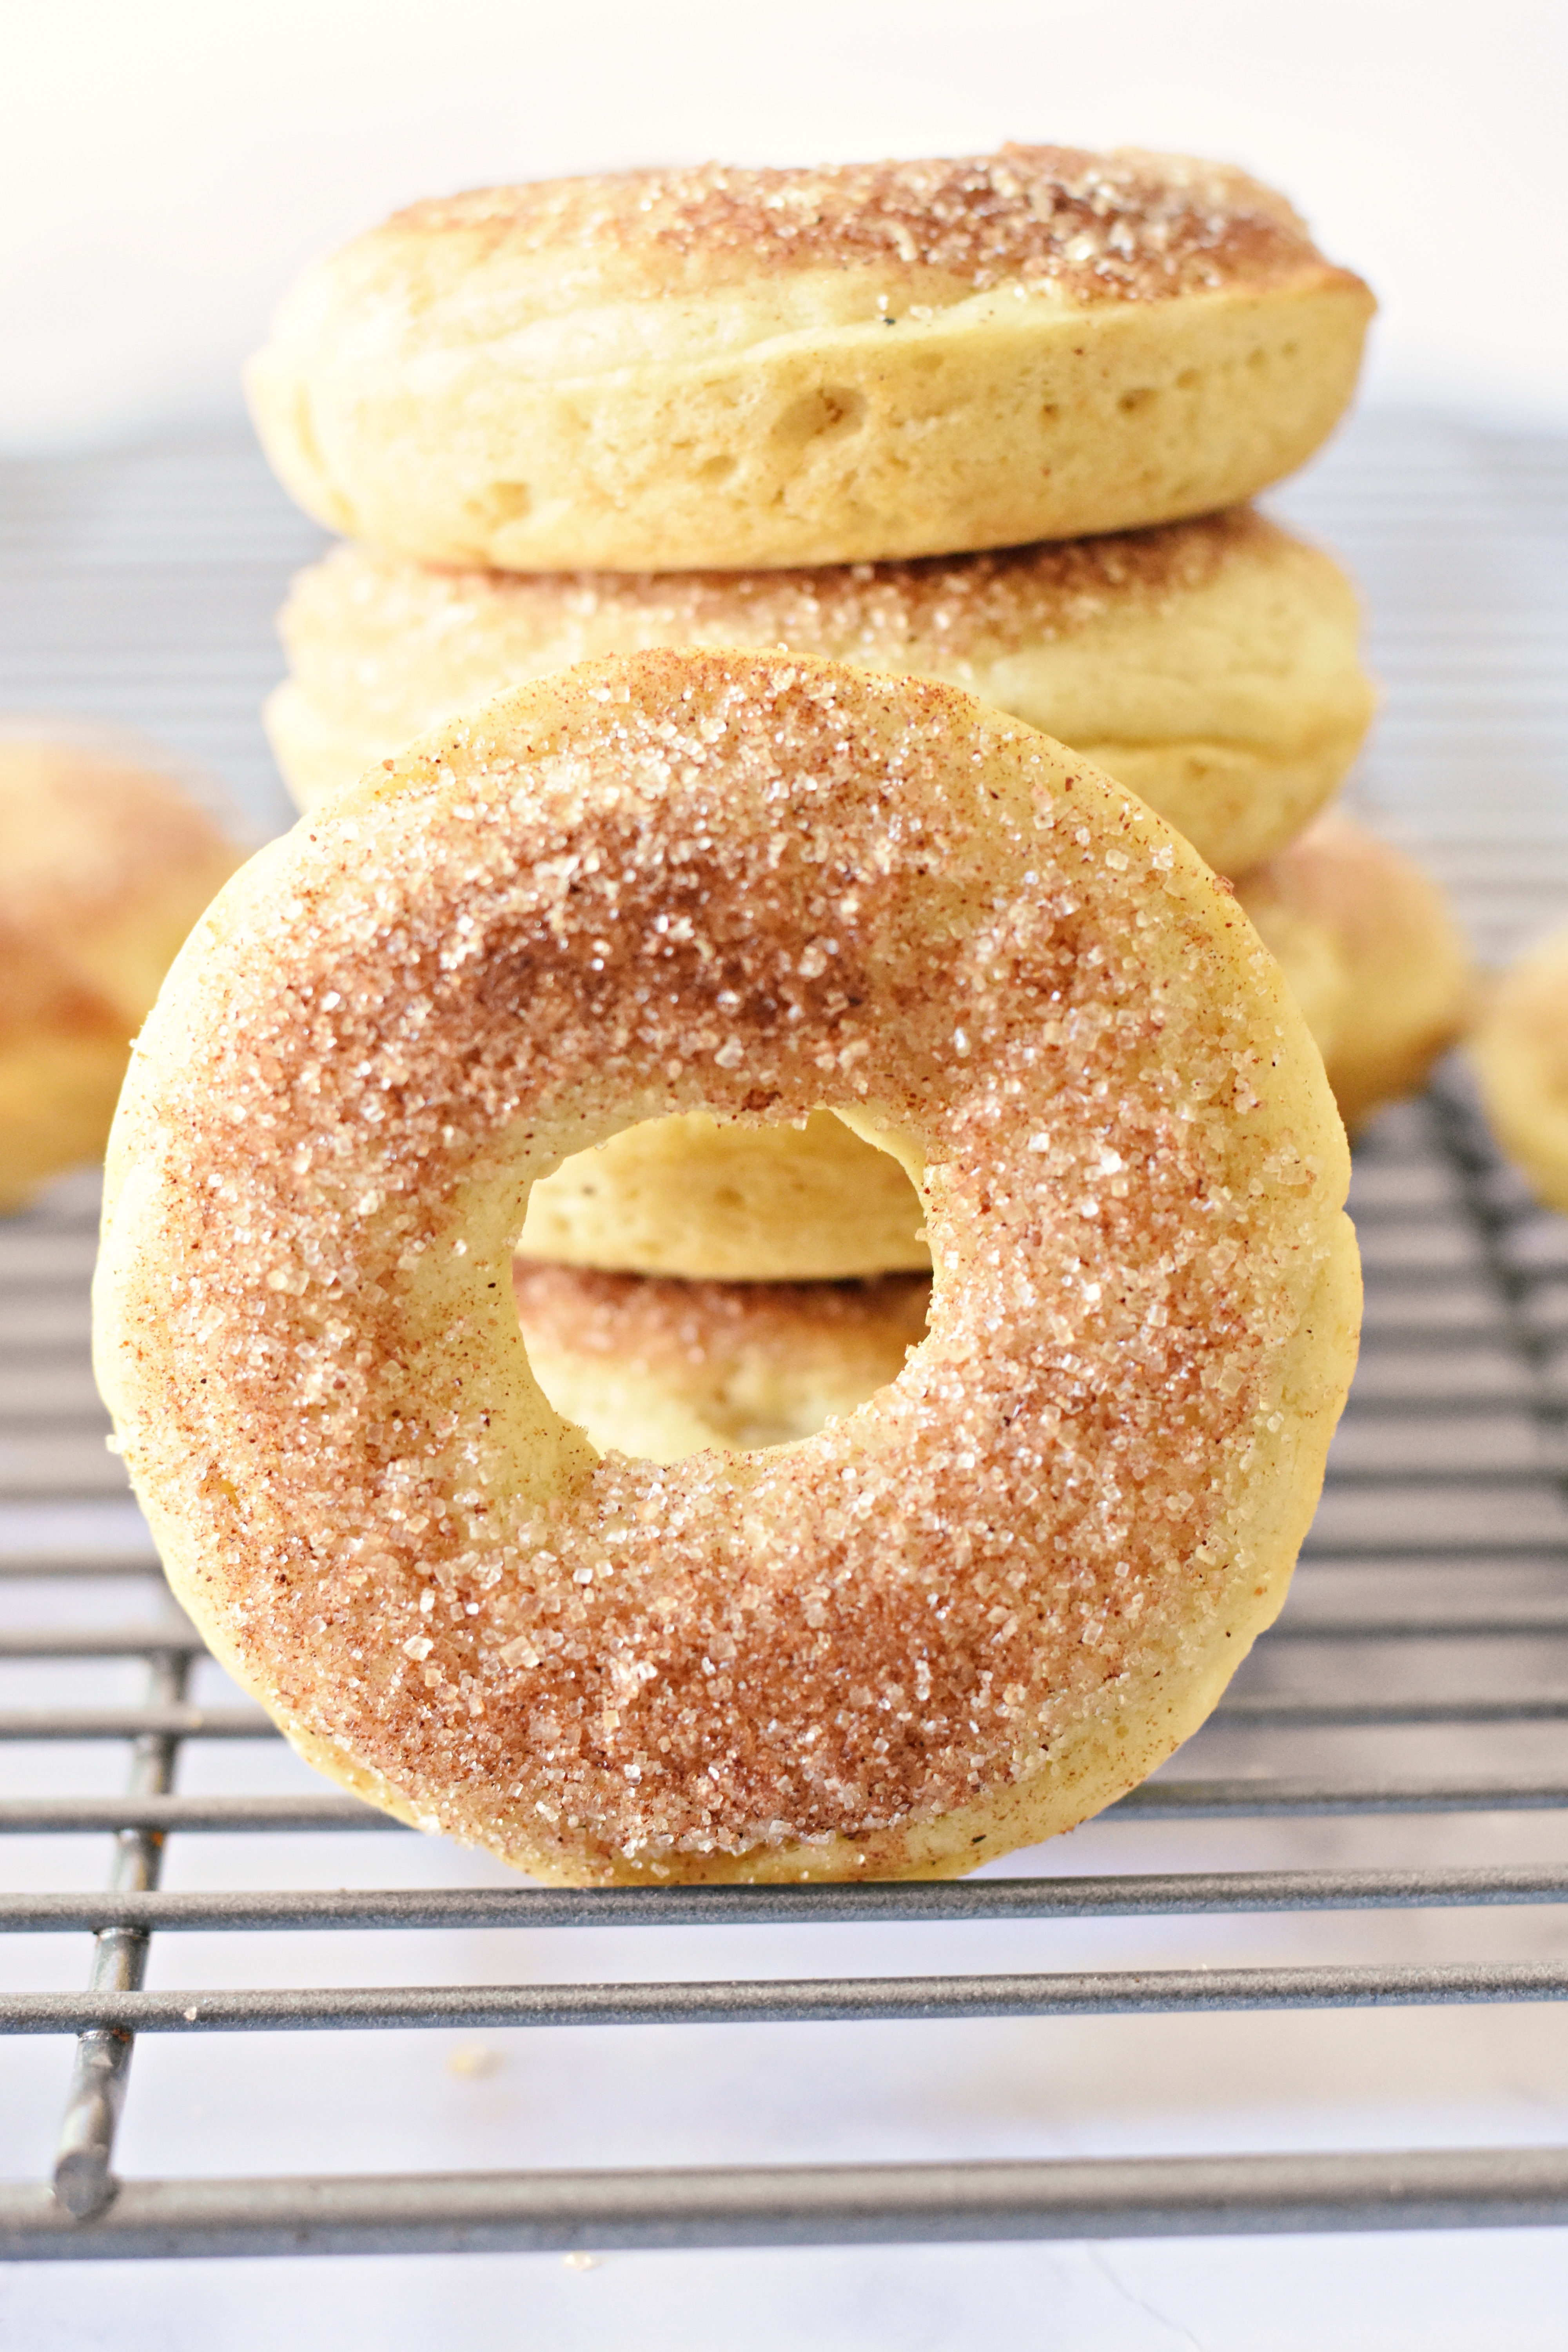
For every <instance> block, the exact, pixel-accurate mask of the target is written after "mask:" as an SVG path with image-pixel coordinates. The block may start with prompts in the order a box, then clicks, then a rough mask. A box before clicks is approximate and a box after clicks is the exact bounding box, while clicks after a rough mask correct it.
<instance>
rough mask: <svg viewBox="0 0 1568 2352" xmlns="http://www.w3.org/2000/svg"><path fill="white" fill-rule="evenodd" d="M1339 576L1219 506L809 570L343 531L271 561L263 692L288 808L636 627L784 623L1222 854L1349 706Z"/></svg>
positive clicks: (1238, 850) (1358, 680) (621, 646)
mask: <svg viewBox="0 0 1568 2352" xmlns="http://www.w3.org/2000/svg"><path fill="white" fill-rule="evenodd" d="M1358 624H1359V614H1358V610H1357V605H1356V599H1355V592H1354V591H1353V589H1352V587H1351V584H1350V583H1349V582H1348V581H1347V580H1346V578H1345V576H1344V574H1343V573H1342V572H1341V571H1340V569H1339V567H1338V566H1337V565H1336V564H1335V563H1334V562H1331V559H1330V558H1329V557H1328V556H1326V555H1324V554H1322V553H1321V552H1320V551H1319V550H1318V549H1316V548H1313V547H1309V546H1307V545H1306V544H1305V543H1304V542H1303V541H1300V540H1299V539H1295V538H1292V537H1291V535H1290V534H1289V532H1288V531H1284V530H1280V529H1279V526H1278V525H1277V524H1275V523H1271V522H1266V521H1265V520H1263V518H1262V517H1261V516H1260V515H1257V514H1254V513H1251V512H1250V511H1248V510H1247V509H1238V510H1237V511H1235V512H1233V513H1230V514H1224V515H1217V516H1209V517H1205V519H1204V520H1201V521H1197V522H1185V523H1167V524H1165V525H1163V527H1162V528H1160V529H1158V530H1145V531H1137V532H1123V533H1121V534H1119V535H1116V536H1113V537H1110V538H1106V539H1098V540H1080V541H1068V543H1067V544H1065V545H1063V546H1046V547H1028V548H1021V549H1016V550H1013V551H1009V552H1007V553H1005V554H1000V555H972V556H963V557H958V558H947V559H930V560H927V561H925V562H917V563H897V564H893V563H889V564H877V565H864V566H861V565H857V566H853V567H845V568H841V569H837V570H832V569H830V570H826V571H817V572H798V571H797V572H738V573H735V572H676V573H670V572H632V573H616V572H587V573H584V572H568V573H559V572H552V573H546V574H543V575H540V576H535V577H526V576H522V575H520V574H518V573H516V572H434V571H431V570H429V569H427V568H426V566H424V565H421V564H416V563H411V562H408V561H406V559H405V558H402V557H398V556H388V555H383V554H378V553H376V552H375V551H373V550H370V549H366V548H358V547H340V548H337V549H335V550H334V551H332V553H331V554H330V555H329V556H328V557H327V558H326V560H325V562H321V563H318V564H314V565H312V566H311V568H310V570H309V571H307V572H301V573H300V576H299V578H298V579H296V581H295V582H294V584H293V589H292V592H291V593H290V595H289V602H288V604H287V605H286V606H285V608H284V611H283V613H282V615H281V620H280V625H281V629H282V635H283V639H284V643H285V645H286V646H287V649H288V652H289V661H290V667H291V672H292V675H291V677H289V680H288V681H287V682H286V683H285V684H284V685H283V686H281V687H279V688H278V690H277V692H276V693H275V694H274V695H273V697H272V698H271V701H270V702H269V704H268V712H267V719H268V732H269V734H270V735H271V738H272V743H273V748H274V750H275V751H276V752H277V754H278V761H279V766H280V767H281V769H282V771H283V774H284V777H285V780H286V781H287V782H288V784H289V790H290V792H291V793H293V795H294V797H295V799H296V800H297V801H298V803H300V807H301V808H310V807H312V806H314V805H315V803H317V802H318V801H320V800H321V799H323V798H325V797H326V796H328V795H329V794H331V793H336V792H340V791H341V790H342V788H343V787H344V786H345V785H347V784H351V783H353V782H356V781H357V779H358V778H359V777H360V776H361V775H363V772H364V771H365V769H366V768H368V767H369V766H370V765H371V764H372V762H373V761H376V760H379V759H381V758H383V757H384V755H385V754H386V753H387V752H389V751H398V750H400V749H401V748H402V746H403V745H404V744H405V743H407V742H410V741H412V740H413V739H414V737H415V736H416V735H423V734H426V732H428V731H429V730H430V729H432V728H434V727H437V726H439V725H440V724H442V723H443V722H444V721H445V720H447V719H452V718H455V717H456V716H458V714H459V713H460V712H462V711H464V710H468V709H472V708H473V707H474V706H475V705H476V704H478V703H480V702H484V701H488V700H489V698H490V696H491V695H493V694H496V693H499V692H500V690H501V689H502V688H505V687H508V686H514V685H516V684H517V683H518V682H519V681H520V680H521V679H522V678H525V677H539V676H541V675H542V673H543V672H544V671H546V670H552V669H566V668H569V667H572V666H573V665H574V664H575V663H577V662H581V661H586V660H589V659H591V658H593V657H594V656H597V655H601V654H614V653H632V652H636V651H637V650H639V649H640V648H642V647H643V646H679V645H691V646H781V645H783V646H789V648H790V650H791V651H792V652H795V653H807V654H820V655H823V656H826V658H827V659H829V660H833V661H853V662H859V663H863V664H864V665H865V666H866V667H868V668H871V669H898V670H914V671H916V672H918V673H920V674H921V676H924V677H942V678H946V679H948V680H949V681H950V682H951V683H952V685H954V686H962V687H964V688H967V689H968V691H969V692H970V693H971V694H977V695H978V696H979V697H980V699H981V700H982V701H983V702H989V703H993V704H994V706H995V707H996V709H999V710H1006V711H1010V712H1011V713H1012V714H1013V716H1014V717H1015V718H1017V719H1027V720H1028V722H1029V724H1030V726H1032V727H1039V728H1043V729H1044V730H1045V732H1046V733H1047V735H1054V736H1056V737H1058V739H1059V740H1061V741H1063V742H1067V743H1071V744H1072V745H1074V747H1075V748H1076V749H1077V750H1079V751H1081V752H1082V753H1083V755H1084V757H1085V758H1086V759H1088V760H1090V761H1093V762H1094V764H1095V765H1096V766H1097V767H1101V768H1107V769H1109V770H1110V773H1111V774H1112V775H1113V776H1116V777H1118V778H1119V779H1120V780H1121V782H1123V783H1125V784H1130V785H1131V788H1132V790H1133V791H1134V792H1135V793H1139V794H1140V796H1141V797H1142V799H1144V800H1146V801H1147V802H1148V803H1149V804H1150V806H1151V807H1152V808H1156V809H1158V810H1159V812H1160V814H1161V815H1162V816H1163V817H1168V818H1169V820H1170V822H1171V823H1172V824H1173V825H1174V826H1175V827H1176V829H1177V831H1178V832H1179V833H1184V834H1185V835H1186V836H1187V839H1188V840H1189V841H1190V842H1191V843H1192V844H1193V845H1194V848H1195V849H1196V850H1197V851H1198V852H1199V854H1200V855H1201V856H1204V857H1205V858H1206V859H1207V860H1208V862H1209V864H1210V865H1211V866H1214V867H1215V868H1216V870H1217V871H1219V872H1220V873H1223V874H1237V873H1240V872H1241V871H1242V870H1243V869H1244V868H1246V867H1247V866H1255V865H1257V864H1258V863H1259V861H1260V860H1261V859H1263V858H1265V857H1268V856H1272V855H1273V853H1274V852H1275V851H1276V850H1277V849H1282V848H1283V847H1284V845H1285V844H1286V843H1287V842H1288V841H1289V840H1291V839H1292V838H1293V837H1294V836H1295V835H1297V834H1298V833H1300V830H1301V828H1302V826H1303V825H1304V824H1306V823H1307V822H1308V820H1309V819H1310V817H1311V816H1312V815H1313V814H1315V813H1316V811H1317V810H1318V809H1319V808H1320V807H1321V805H1322V803H1324V802H1325V801H1326V800H1327V799H1328V798H1329V796H1330V795H1331V793H1333V792H1335V791H1336V790H1337V789H1338V787H1339V785H1340V784H1341V783H1342V781H1343V779H1344V776H1345V773H1346V771H1347V770H1348V769H1349V767H1350V764H1351V761H1352V759H1353V758H1354V756H1355V753H1356V751H1357V750H1358V749H1359V747H1360V744H1361V740H1362V737H1363V735H1364V733H1365V731H1366V727H1367V722H1368V720H1369V719H1370V718H1371V715H1372V700H1373V698H1372V690H1371V687H1370V685H1369V683H1368V680H1367V677H1366V675H1365V672H1364V671H1363V668H1362V667H1361V663H1360V660H1359V658H1358V655H1357V634H1358Z"/></svg>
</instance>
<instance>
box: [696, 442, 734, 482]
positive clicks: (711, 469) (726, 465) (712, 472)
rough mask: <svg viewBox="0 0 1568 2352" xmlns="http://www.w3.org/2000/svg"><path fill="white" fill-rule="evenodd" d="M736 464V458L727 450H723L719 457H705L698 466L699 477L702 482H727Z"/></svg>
mask: <svg viewBox="0 0 1568 2352" xmlns="http://www.w3.org/2000/svg"><path fill="white" fill-rule="evenodd" d="M735 466H736V460H735V459H734V458H733V457H731V456H730V454H729V452H728V451H727V450H721V452H720V454H719V456H718V457H705V458H704V459H703V461H702V463H701V465H700V466H699V467H698V468H697V478H698V480H699V481H700V482H727V481H728V480H729V478H730V477H731V474H732V473H733V472H734V470H735Z"/></svg>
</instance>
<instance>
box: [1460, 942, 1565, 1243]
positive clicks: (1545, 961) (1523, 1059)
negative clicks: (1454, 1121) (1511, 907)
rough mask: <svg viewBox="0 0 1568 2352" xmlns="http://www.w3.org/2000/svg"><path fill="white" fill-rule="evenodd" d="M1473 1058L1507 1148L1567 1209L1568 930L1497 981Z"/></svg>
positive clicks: (1547, 1197) (1542, 1190)
mask: <svg viewBox="0 0 1568 2352" xmlns="http://www.w3.org/2000/svg"><path fill="white" fill-rule="evenodd" d="M1470 1058H1471V1060H1472V1062H1473V1064H1474V1066H1475V1071H1476V1076H1477V1077H1478V1078H1479V1081H1480V1088H1481V1099H1482V1101H1483V1102H1484V1103H1485V1105H1486V1108H1487V1113H1488V1116H1489V1118H1490V1120H1491V1123H1492V1126H1493V1127H1494V1128H1495V1129H1496V1130H1497V1137H1498V1140H1499V1142H1500V1144H1501V1145H1502V1148H1503V1150H1505V1151H1506V1152H1507V1153H1508V1155H1509V1157H1510V1159H1511V1160H1517V1161H1518V1163H1519V1166H1520V1167H1521V1169H1522V1170H1523V1171H1524V1174H1525V1175H1526V1176H1527V1177H1528V1179H1529V1180H1530V1182H1531V1186H1532V1188H1533V1189H1534V1191H1535V1192H1536V1194H1537V1196H1538V1197H1539V1198H1540V1199H1541V1200H1542V1201H1543V1202H1545V1204H1546V1206H1547V1207H1548V1208H1549V1209H1560V1210H1563V1211H1564V1212H1568V931H1556V932H1554V933H1553V934H1552V937H1551V938H1550V939H1547V940H1542V942H1541V943H1540V945H1539V946H1537V947H1534V948H1532V949H1531V950H1530V952H1529V953H1528V954H1527V955H1523V956H1521V958H1520V960H1519V961H1518V962H1517V963H1515V964H1514V965H1513V967H1512V968H1511V970H1510V971H1507V972H1505V973H1504V974H1503V976H1502V978H1501V979H1500V981H1499V982H1497V984H1496V985H1495V987H1494V988H1493V989H1492V991H1491V992H1490V994H1489V998H1488V1000H1487V1003H1486V1008H1485V1011H1484V1012H1483V1013H1482V1015H1481V1018H1480V1020H1479V1022H1478V1024H1477V1026H1476V1034H1475V1036H1474V1038H1473V1040H1472V1041H1471V1045H1470Z"/></svg>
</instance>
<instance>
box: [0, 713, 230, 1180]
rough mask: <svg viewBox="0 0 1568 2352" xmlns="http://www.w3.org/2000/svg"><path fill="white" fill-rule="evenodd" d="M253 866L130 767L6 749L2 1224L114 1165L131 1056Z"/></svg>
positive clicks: (163, 785) (26, 740)
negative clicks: (179, 958)
mask: <svg viewBox="0 0 1568 2352" xmlns="http://www.w3.org/2000/svg"><path fill="white" fill-rule="evenodd" d="M238 863H239V853H238V851H237V849H236V848H235V846H234V845H233V844H232V843H231V842H229V841H227V840H226V839H225V837H224V835H222V834H221V833H220V831H219V830H218V828H217V827H216V825H215V824H213V822H212V820H211V819H210V818H209V817H208V816H206V815H205V813H204V812H203V811H202V810H200V809H199V808H197V807H196V806H195V804H194V803H193V802H192V801H191V799H190V798H189V796H188V795H187V794H186V793H184V791H183V790H182V789H181V787H180V786H179V785H177V784H175V783H174V782H172V781H171V780H170V779H169V778H168V777H166V776H163V775H159V774H157V773H156V772H154V771H153V770H151V769H149V768H147V767H145V766H143V765H142V763H141V762H140V761H138V760H136V759H134V758H132V757H131V756H130V755H128V754H126V753H123V752H121V751H118V750H116V749H112V748H109V747H107V746H105V745H100V744H95V743H91V742H88V741H72V740H66V739H64V738H60V737H58V736H44V735H33V734H29V733H25V732H21V731H17V732H16V733H0V1213H5V1212H6V1211H9V1210H12V1209H16V1208H19V1207H20V1206H21V1205H22V1204H23V1202H25V1201H26V1200H27V1199H28V1198H29V1197H30V1195H31V1194H32V1193H33V1192H35V1191H36V1190H37V1187H38V1185H39V1184H41V1183H42V1182H44V1181H45V1180H46V1179H47V1178H48V1177H49V1176H52V1175H56V1174H58V1172H59V1171H61V1170H62V1169H66V1168H70V1167H74V1166H75V1165H76V1164H77V1163H78V1161H79V1160H94V1159H97V1157H98V1156H99V1154H100V1152H101V1151H102V1150H103V1147H104V1145H105V1143H106V1142H107V1141H108V1139H109V1128H110V1119H111V1118H112V1117H113V1115H114V1104H115V1098H116V1097H117V1096H118V1095H119V1092H120V1085H121V1079H122V1078H123V1077H124V1075H125V1066H126V1063H127V1061H128V1060H129V1058H130V1052H131V1040H132V1036H133V1035H134V1034H135V1032H136V1030H137V1028H138V1026H139V1025H140V1024H141V1021H142V1016H143V1015H144V1014H145V1013H146V1012H147V1010H148V1007H149V1006H150V1005H151V1003H152V1002H153V997H154V996H155V995H156V994H157V992H158V984H159V982H160V981H161V980H162V979H163V974H164V972H165V971H167V969H168V967H169V964H170V963H171V962H172V961H173V959H174V951H175V950H176V949H177V948H178V946H179V944H180V942H181V940H183V939H184V936H185V933H186V932H187V931H188V930H189V929H190V927H191V925H192V923H193V922H195V919H196V917H197V915H198V914H199V913H200V912H201V910H202V908H204V907H205V905H206V903H207V900H208V899H209V898H211V897H212V895H213V892H214V891H215V890H216V888H217V887H218V885H219V883H220V882H222V881H224V880H226V877H228V876H229V875H230V874H232V873H233V871H234V869H235V867H236V866H237V864H238Z"/></svg>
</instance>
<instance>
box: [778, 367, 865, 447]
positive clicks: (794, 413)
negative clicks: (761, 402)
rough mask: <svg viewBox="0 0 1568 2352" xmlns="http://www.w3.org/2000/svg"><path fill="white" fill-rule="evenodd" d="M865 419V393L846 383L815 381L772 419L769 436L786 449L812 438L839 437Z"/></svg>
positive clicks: (840, 438)
mask: <svg viewBox="0 0 1568 2352" xmlns="http://www.w3.org/2000/svg"><path fill="white" fill-rule="evenodd" d="M865 421H866V395H865V394H864V393H863V392H854V391H852V390H851V389H850V388H849V387H848V386H847V384H837V383H824V384H818V385H817V386H816V389H815V390H813V391H811V392H807V393H803V394H801V396H800V398H799V399H798V400H792V401H791V403H790V404H789V406H788V407H787V408H786V409H784V412H783V413H782V415H779V416H778V417H776V418H775V419H774V422H773V439H774V440H775V441H777V442H780V443H781V444H782V445H783V446H784V447H785V448H786V449H805V448H806V447H808V446H810V444H811V443H812V442H814V441H816V442H821V441H829V440H832V441H842V440H844V439H845V438H846V437H847V436H848V435H849V434H851V433H854V432H857V431H858V429H859V427H860V426H861V425H863V424H864V423H865Z"/></svg>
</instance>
